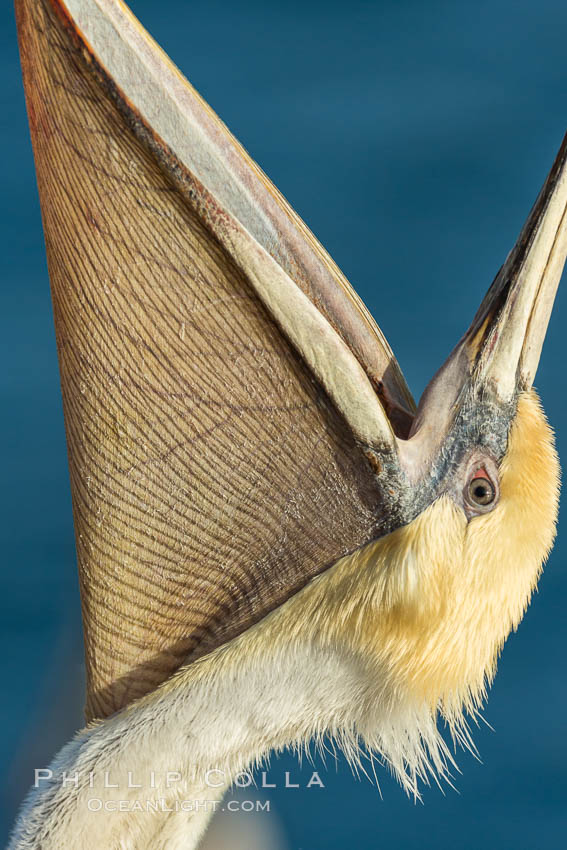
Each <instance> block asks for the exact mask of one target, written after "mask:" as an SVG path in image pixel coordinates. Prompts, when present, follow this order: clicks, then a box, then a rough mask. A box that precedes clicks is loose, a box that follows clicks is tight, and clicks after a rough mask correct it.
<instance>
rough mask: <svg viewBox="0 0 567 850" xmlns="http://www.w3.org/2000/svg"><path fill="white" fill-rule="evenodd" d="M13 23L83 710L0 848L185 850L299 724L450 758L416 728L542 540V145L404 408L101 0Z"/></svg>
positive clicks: (111, 3) (213, 140)
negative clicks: (467, 317)
mask: <svg viewBox="0 0 567 850" xmlns="http://www.w3.org/2000/svg"><path fill="white" fill-rule="evenodd" d="M16 12H17V22H18V32H19V39H20V50H21V58H22V69H23V76H24V84H25V92H26V100H27V107H28V115H29V122H30V129H31V135H32V140H33V145H34V155H35V162H36V171H37V179H38V186H39V194H40V200H41V206H42V215H43V224H44V231H45V237H46V248H47V257H48V265H49V273H50V278H51V285H52V295H53V306H54V314H55V323H56V333H57V345H58V353H59V363H60V372H61V385H62V391H63V403H64V412H65V423H66V432H67V442H68V449H69V464H70V473H71V486H72V495H73V511H74V520H75V529H76V543H77V557H78V568H79V576H80V587H81V599H82V612H83V624H84V636H85V656H86V670H87V694H86V720H87V725H86V727H85V728H84V729H83V730H82V731H80V732H79V733H78V734H77V736H76V737H75V738H74V739H73V740H72V741H70V742H69V743H68V744H67V745H66V746H64V747H63V749H62V750H61V751H60V753H59V754H58V755H57V756H56V758H55V760H54V761H53V763H52V764H51V766H50V767H49V769H46V770H45V771H43V774H44V775H41V776H38V777H37V778H36V779H37V781H36V782H35V784H34V787H33V788H32V789H31V791H30V794H29V796H28V798H27V799H26V801H25V803H24V805H23V808H22V810H21V812H20V815H19V818H18V820H17V823H16V825H15V828H14V831H13V834H12V838H11V843H10V848H11V850H30V848H37V849H38V848H41V850H60V848H67V847H69V848H79V850H80V849H81V848H105V850H106V849H108V850H119V848H120V849H121V850H126V848H132V849H133V848H136V850H143V849H144V848H151V850H159V848H168V850H175V848H195V847H197V846H198V844H199V841H200V839H201V837H202V835H203V833H204V831H205V829H206V826H207V822H208V820H209V817H210V814H211V811H212V806H207V805H193V806H191V807H190V806H184V805H183V803H185V802H187V801H192V802H193V803H195V801H197V802H201V803H203V804H204V803H208V802H211V801H215V800H219V799H220V798H221V797H222V795H223V794H224V792H225V790H226V788H227V787H228V786H229V784H230V782H231V779H232V778H233V777H235V776H237V775H238V773H239V772H241V771H244V770H247V769H251V768H252V767H253V766H254V765H256V764H258V763H260V762H261V761H262V759H264V758H265V757H266V756H267V755H268V754H269V753H270V751H272V750H274V749H278V748H282V747H286V746H296V747H301V746H303V745H304V744H305V743H306V742H308V741H311V740H313V739H315V740H316V741H321V740H323V739H324V738H325V737H326V736H332V737H334V738H335V739H336V740H338V742H339V743H340V744H341V746H342V747H343V749H344V750H345V752H346V753H347V755H348V756H349V757H351V758H353V759H356V757H357V752H358V750H359V748H360V746H364V747H366V748H367V750H368V751H370V752H373V753H376V754H377V755H378V756H379V757H380V758H381V759H382V760H383V761H384V762H385V763H386V764H387V765H388V766H389V768H390V769H391V770H392V771H393V772H394V773H395V775H396V776H397V777H398V778H399V780H400V782H401V784H402V785H403V787H404V788H405V789H406V790H407V791H408V792H409V793H413V794H417V793H418V784H419V782H420V780H422V779H424V778H425V779H426V778H427V777H428V776H429V775H436V776H447V774H448V772H449V771H450V768H451V758H452V756H451V753H450V752H449V750H448V749H447V747H446V745H445V744H444V742H443V739H442V737H441V736H440V733H439V732H438V729H437V720H438V718H440V717H441V718H443V719H444V720H445V721H446V722H447V723H448V725H449V727H450V730H451V732H452V734H453V736H454V738H455V739H456V740H460V741H463V742H464V743H466V742H467V740H468V731H467V725H466V719H465V718H466V716H467V714H469V715H471V714H472V715H473V716H474V714H475V713H476V712H477V711H478V709H479V707H480V705H481V703H482V702H483V700H484V697H485V694H486V688H487V686H488V684H489V683H490V682H491V680H492V678H493V676H494V674H495V668H496V661H497V657H498V654H499V651H500V649H501V647H502V645H503V643H504V641H505V640H506V638H507V636H508V634H509V633H510V631H511V630H512V629H514V628H515V627H516V626H517V625H518V623H519V622H520V620H521V618H522V615H523V613H524V611H525V609H526V606H527V605H528V603H529V600H530V597H531V594H532V592H533V590H534V588H535V586H536V583H537V580H538V577H539V575H540V572H541V569H542V565H543V563H544V561H545V559H546V557H547V555H548V553H549V551H550V549H551V547H552V544H553V540H554V534H555V525H556V517H557V507H558V491H559V464H558V459H557V455H556V452H555V448H554V440H553V434H552V431H551V429H550V426H549V425H548V423H547V421H546V418H545V415H544V413H543V410H542V407H541V404H540V401H539V399H538V396H537V395H536V392H535V390H534V389H533V380H534V376H535V373H536V369H537V366H538V362H539V359H540V353H541V348H542V344H543V340H544V337H545V333H546V329H547V324H548V321H549V317H550V314H551V310H552V305H553V300H554V296H555V292H556V289H557V286H558V283H559V279H560V276H561V272H562V269H563V264H564V261H565V256H566V253H567V227H566V226H565V208H566V204H567V176H566V172H567V169H566V159H567V141H564V142H563V144H562V146H561V149H560V150H559V153H558V155H557V158H556V160H555V162H554V164H553V166H552V168H551V171H550V173H549V176H548V178H547V180H546V182H545V184H544V186H543V188H542V190H541V192H540V194H539V196H538V198H537V200H536V202H535V205H534V207H533V208H532V210H531V212H530V214H529V216H528V218H527V221H526V224H525V226H524V228H523V230H522V231H521V233H520V236H519V238H518V241H517V243H516V244H515V246H514V247H513V249H512V251H511V252H510V254H509V255H508V257H507V259H506V261H505V263H504V265H503V266H502V268H501V269H500V271H499V272H498V274H497V275H496V278H495V280H494V282H493V283H492V285H491V286H490V288H489V289H488V292H487V295H486V296H485V298H484V300H483V301H482V303H481V305H480V307H479V309H478V312H477V314H476V316H475V317H474V318H473V321H472V324H471V326H470V328H469V330H468V331H467V332H466V333H465V335H464V336H463V337H462V339H461V340H460V341H459V342H458V343H457V345H456V347H455V348H454V350H453V352H452V353H451V354H450V356H449V358H448V359H447V361H446V362H445V363H444V365H442V366H441V368H440V369H439V371H438V372H437V373H436V374H435V376H434V377H433V379H432V380H431V382H430V383H429V385H428V387H427V389H426V390H425V392H424V394H423V396H422V398H421V400H420V402H419V405H418V406H417V407H416V405H415V404H414V401H413V399H412V396H411V394H410V391H409V389H408V387H407V385H406V382H405V380H404V378H403V375H402V372H401V370H400V368H399V366H398V364H397V362H396V360H395V358H394V355H393V353H392V351H391V349H390V347H389V345H388V343H387V341H386V339H385V338H384V336H383V334H382V333H381V331H380V330H379V328H378V326H377V325H376V324H375V322H374V321H373V319H372V317H371V316H370V314H369V313H368V311H367V310H366V309H365V307H364V305H363V304H362V302H361V301H360V299H359V298H358V296H357V295H356V293H355V292H354V290H353V289H352V288H351V286H350V284H349V283H348V282H347V281H346V279H345V278H344V276H343V275H342V274H341V272H340V271H339V270H338V269H337V267H336V266H335V265H334V263H333V262H332V260H331V259H330V258H329V256H328V255H327V254H326V252H325V251H324V249H323V248H322V247H321V245H320V244H319V243H318V242H317V241H316V239H315V238H314V237H313V236H312V234H311V233H310V232H309V230H308V229H307V228H306V226H305V225H304V224H303V222H302V221H301V220H300V219H299V217H298V216H297V215H296V214H295V213H294V211H293V210H292V209H291V208H290V207H289V205H288V204H287V203H286V201H285V200H284V198H283V197H282V196H281V195H280V194H279V193H278V191H277V189H276V188H275V187H274V186H273V185H272V184H271V183H270V181H269V180H268V178H267V177H266V176H265V175H264V174H263V173H262V171H261V170H260V169H259V168H258V166H257V165H256V164H255V163H254V162H253V161H252V160H251V159H250V157H249V156H248V154H247V153H246V152H245V151H244V150H243V148H242V147H241V146H240V145H239V143H238V142H237V141H236V140H235V139H234V138H233V137H232V136H231V134H230V133H229V131H228V130H227V129H226V127H225V126H224V125H223V124H222V123H221V121H220V120H219V119H218V118H217V116H216V115H215V114H214V113H213V112H212V110H211V109H210V108H209V107H208V106H207V104H206V103H204V102H203V100H202V99H201V98H200V97H199V95H198V94H197V93H196V92H195V91H194V90H193V89H192V88H191V86H190V85H189V83H187V81H186V80H185V79H184V78H183V77H182V76H181V74H180V73H179V71H178V70H177V69H176V68H175V67H174V66H173V65H172V63H171V62H170V61H169V59H168V58H167V57H166V56H165V55H164V54H163V52H162V51H161V50H160V48H159V47H158V46H157V45H156V44H155V42H153V41H152V39H151V38H150V36H149V35H148V34H147V33H146V32H145V31H144V29H143V28H142V27H141V25H140V24H139V22H138V21H137V20H136V19H135V18H134V16H133V15H132V14H131V12H130V11H129V10H128V8H127V7H126V6H125V5H124V4H123V3H122V2H121V0H16ZM180 779H182V780H183V781H179V780H180ZM117 797H119V798H120V800H121V801H122V802H123V803H124V806H123V807H122V806H121V807H120V808H118V809H116V806H114V808H112V806H107V804H113V803H115V801H116V798H117ZM148 797H159V798H160V800H161V801H162V802H163V804H164V805H163V806H162V807H161V809H160V812H159V814H158V813H156V811H155V810H154V809H152V807H151V806H148V805H147V803H148ZM93 799H94V800H95V801H96V805H93ZM99 804H100V805H99ZM109 812H112V814H108V813H109Z"/></svg>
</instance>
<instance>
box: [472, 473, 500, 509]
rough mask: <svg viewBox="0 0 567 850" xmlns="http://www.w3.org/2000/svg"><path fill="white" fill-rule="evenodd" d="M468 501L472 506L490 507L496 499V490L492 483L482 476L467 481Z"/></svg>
mask: <svg viewBox="0 0 567 850" xmlns="http://www.w3.org/2000/svg"><path fill="white" fill-rule="evenodd" d="M468 497H469V501H470V502H472V503H473V504H474V505H482V506H483V507H485V506H486V505H491V504H492V502H493V501H494V499H495V498H496V490H495V489H494V485H493V484H492V481H490V480H489V479H488V478H484V477H482V476H477V477H476V478H473V479H472V481H469V487H468Z"/></svg>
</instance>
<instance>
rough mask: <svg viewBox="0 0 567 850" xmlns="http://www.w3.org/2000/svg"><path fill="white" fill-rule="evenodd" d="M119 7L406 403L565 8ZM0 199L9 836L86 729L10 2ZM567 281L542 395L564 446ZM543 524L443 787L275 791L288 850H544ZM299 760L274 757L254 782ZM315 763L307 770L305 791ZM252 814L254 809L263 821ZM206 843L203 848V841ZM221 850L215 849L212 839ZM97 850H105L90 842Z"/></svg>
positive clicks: (526, 184) (2, 726)
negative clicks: (345, 288) (472, 727)
mask: <svg viewBox="0 0 567 850" xmlns="http://www.w3.org/2000/svg"><path fill="white" fill-rule="evenodd" d="M131 5H132V8H133V10H134V12H135V13H136V14H137V15H138V16H139V17H140V18H141V19H142V21H143V22H144V24H145V25H146V27H147V28H148V29H149V30H150V32H151V33H152V34H153V35H154V36H155V37H156V38H157V40H158V41H159V42H160V43H161V44H162V46H164V47H165V49H166V50H167V52H169V53H170V55H171V56H172V58H173V59H174V61H175V62H176V63H177V64H178V65H179V66H180V67H181V69H182V70H183V71H184V73H185V74H186V75H187V76H188V77H189V79H190V80H191V81H192V82H193V84H194V85H195V86H196V87H197V89H198V90H199V91H200V92H201V93H202V94H203V95H204V97H205V98H206V99H207V100H208V101H209V102H210V103H211V105H212V106H213V108H214V109H215V110H216V111H217V112H218V113H219V114H220V115H221V117H222V118H223V120H224V121H225V122H226V123H227V124H228V126H229V127H230V128H231V130H232V131H233V132H234V133H235V134H236V136H237V137H238V138H239V139H240V140H241V141H242V142H243V144H244V145H245V146H246V147H247V148H248V150H249V151H250V153H251V154H252V156H253V157H254V158H255V159H257V161H258V162H259V163H260V165H261V166H262V167H263V168H264V170H265V171H266V172H267V173H268V175H269V176H270V177H271V178H272V179H273V180H274V182H275V183H276V184H277V185H278V187H279V188H280V189H281V190H282V191H283V193H284V194H285V195H286V196H287V198H288V199H289V201H290V202H291V203H292V205H293V206H294V207H295V208H296V210H297V211H298V212H299V213H300V215H302V216H303V218H304V219H305V220H306V222H307V223H308V224H309V226H310V227H311V228H312V229H313V230H314V232H315V234H316V235H317V236H318V237H319V239H320V240H321V241H322V243H323V244H324V245H325V247H326V248H327V249H328V250H329V251H330V253H331V254H332V256H333V257H334V258H335V259H336V260H337V262H338V263H339V265H340V266H341V267H342V269H343V270H344V271H345V273H346V274H347V276H348V277H349V278H350V280H351V281H352V282H353V284H354V286H355V287H356V289H357V290H358V292H359V293H360V294H361V295H362V297H363V299H364V300H365V302H366V304H367V305H368V306H369V308H370V310H371V311H372V313H373V314H374V316H375V317H376V319H377V320H378V322H379V323H380V325H381V327H382V329H383V330H384V332H385V334H386V336H387V337H388V339H389V341H390V343H391V344H392V346H393V348H394V350H395V352H396V354H397V356H398V359H399V360H400V363H401V365H402V368H403V369H404V372H405V374H406V377H407V379H408V381H409V384H410V386H411V388H412V390H413V392H414V394H415V396H416V397H419V394H420V392H421V390H422V389H423V387H424V385H425V383H426V382H427V380H428V379H429V378H430V376H431V375H432V373H433V372H434V371H435V369H436V368H437V367H438V365H439V364H440V363H441V361H442V360H443V359H444V358H445V357H446V355H447V353H448V352H449V350H450V349H451V347H452V346H453V344H454V343H455V342H456V340H457V338H458V337H459V336H460V335H461V333H462V332H463V330H464V329H465V327H466V325H467V324H468V322H469V320H470V319H471V318H472V315H473V314H474V312H475V310H476V307H477V306H478V303H479V301H480V298H481V296H482V295H483V293H484V291H485V289H486V288H487V286H488V284H489V283H490V282H491V280H492V278H493V276H494V273H495V272H496V270H497V269H498V267H499V265H500V264H501V262H502V261H503V259H504V257H505V255H506V253H507V251H508V250H509V249H510V247H511V246H512V244H513V242H514V241H515V238H516V235H517V233H518V231H519V229H520V227H521V225H522V223H523V220H524V218H525V216H526V214H527V212H528V210H529V208H530V206H531V204H532V202H533V200H534V199H535V195H536V193H537V191H538V190H539V187H540V185H541V183H542V181H543V179H544V178H545V175H546V173H547V170H548V167H549V166H550V164H551V162H552V159H553V156H554V155H555V152H556V149H557V148H558V146H559V144H560V141H561V137H562V134H563V132H564V130H565V129H566V126H567V85H566V84H567V51H566V47H565V42H566V36H567V4H565V3H564V0H561V2H559V0H557V2H553V0H539V2H538V3H533V2H531V0H530V2H526V0H520V1H519V2H518V0H514V2H512V0H506V1H505V0H492V2H475V3H468V2H457V3H455V2H437V0H430V1H429V2H427V3H423V2H419V0H415V2H409V0H402V2H399V0H398V2H394V0H391V2H376V3H368V2H359V0H354V2H353V0H351V2H349V3H333V2H329V0H327V2H305V0H304V2H302V3H296V2H286V3H283V2H274V0H271V2H269V3H260V2H237V0H230V2H229V0H226V2H224V1H223V2H221V0H207V2H187V0H185V2H182V0H162V2H160V3H156V2H155V0H135V2H132V3H131ZM0 46H1V50H0V67H1V77H0V80H1V86H2V93H3V107H2V110H1V113H0V115H1V119H2V122H3V127H2V133H1V135H0V145H1V146H2V152H1V156H0V168H1V169H2V185H3V192H2V198H1V209H0V225H1V226H0V238H1V240H2V249H1V251H0V264H1V280H2V292H1V298H2V304H1V317H2V330H1V333H0V364H1V368H0V392H1V398H2V399H3V413H2V417H1V419H0V446H1V449H2V470H3V476H2V477H3V482H2V484H3V486H2V487H1V489H0V517H1V533H2V540H1V547H0V553H1V557H2V567H1V572H0V640H1V641H2V652H1V653H0V654H1V662H0V664H1V670H0V676H1V682H2V699H1V700H0V730H2V731H1V741H0V754H1V759H2V766H3V768H2V773H1V776H2V784H3V785H4V786H5V788H4V791H5V793H4V798H3V799H4V803H5V814H3V815H2V817H1V818H0V831H1V832H2V836H1V837H4V835H5V832H6V831H7V829H8V828H9V824H10V822H11V821H12V819H13V817H14V811H15V807H16V806H17V804H18V801H19V800H20V799H21V797H22V794H23V792H24V789H25V788H26V787H27V786H28V785H29V784H30V782H31V779H32V768H33V767H34V766H45V764H46V763H47V762H48V760H49V758H50V757H51V755H52V754H53V753H54V751H55V750H56V749H58V747H59V746H60V745H61V744H62V743H63V742H64V741H65V740H66V738H68V737H69V736H70V735H71V733H72V732H73V731H74V729H76V728H77V727H78V726H80V724H81V704H82V692H81V691H82V684H81V677H82V671H81V657H82V647H81V634H80V617H79V603H78V591H77V582H76V576H75V564H74V541H73V528H72V518H71V505H70V495H69V484H68V475H67V466H66V452H65V441H64V430H63V420H62V412H61V400H60V392H59V386H58V373H57V360H56V350H55V340H54V333H53V325H52V317H51V306H50V300H49V287H48V278H47V272H46V266H45V259H44V246H43V237H42V232H41V223H40V214H39V208H38V200H37V193H36V186H35V177H34V171H33V163H32V154H31V148H30V142H29V135H28V128H27V120H26V115H25V109H24V100H23V92H22V87H21V81H20V71H19V62H18V55H17V49H16V40H15V25H14V20H13V11H12V9H11V6H10V4H9V3H3V4H2V8H1V11H0ZM566 300H567V289H565V288H564V289H563V290H562V291H561V290H560V293H559V296H558V300H557V303H556V307H555V311H554V315H553V318H552V322H551V326H550V330H549V334H548V338H547V341H546V344H545V347H544V353H543V358H542V363H541V367H540V370H539V373H538V377H537V386H538V388H539V390H540V393H541V395H542V398H543V400H544V404H545V408H546V411H547V413H548V415H549V418H550V420H551V422H552V424H553V425H554V427H555V428H556V429H557V435H558V441H559V450H560V453H562V454H563V456H564V457H566V456H567V452H566V451H565V450H563V451H562V448H563V445H564V443H565V441H566V440H567V403H566V400H565V391H564V388H565V333H564V331H562V328H563V327H564V326H565V322H566V320H567V304H566ZM566 538H567V535H565V534H562V533H561V527H560V534H559V539H558V542H557V545H556V547H555V550H554V552H553V554H552V557H551V559H550V562H549V564H548V566H547V569H546V572H545V575H544V577H543V579H542V582H541V585H540V592H539V594H538V596H537V597H536V598H535V600H534V603H533V604H532V606H531V608H530V609H529V611H528V613H527V615H526V618H525V621H524V622H523V624H522V626H521V628H520V630H519V633H518V634H517V635H515V636H513V637H512V638H511V640H510V641H509V643H508V644H507V646H506V648H505V651H504V654H503V657H502V660H501V663H500V669H499V673H498V676H497V679H496V683H495V685H494V687H493V689H492V692H491V694H490V698H489V702H488V706H487V709H486V712H485V717H486V719H487V720H488V721H489V723H490V724H491V725H492V726H493V727H494V730H495V731H491V730H490V729H489V728H488V727H487V726H485V725H484V724H481V725H480V727H479V728H478V729H477V730H476V731H475V740H476V743H477V745H478V747H479V750H480V753H481V757H482V760H483V764H480V763H479V762H477V761H475V760H474V759H473V757H472V756H471V755H470V754H466V753H459V754H458V761H459V765H460V766H461V768H462V771H463V772H462V775H459V776H457V777H456V780H455V782H456V786H457V788H458V792H459V793H456V792H455V791H453V790H452V789H451V788H446V789H445V793H444V794H443V793H441V791H440V790H439V789H437V788H436V787H433V788H431V789H425V792H424V805H421V804H414V803H413V802H411V801H409V800H408V799H407V798H406V797H405V796H404V795H403V793H402V792H401V790H399V788H397V787H396V785H395V783H394V782H393V781H392V780H391V779H390V778H389V777H388V775H387V773H386V771H384V770H382V771H380V773H379V779H380V784H381V789H382V795H383V800H381V798H380V795H379V794H378V792H377V790H376V788H375V787H374V786H372V785H371V784H370V783H369V782H368V781H367V780H365V779H362V780H361V781H359V780H357V779H356V778H354V777H353V776H352V774H351V772H350V769H349V768H348V766H347V765H346V764H345V763H344V762H342V761H341V762H340V763H339V765H338V768H337V769H336V771H335V768H334V766H332V769H331V768H330V767H329V768H328V769H327V770H326V772H324V768H323V767H322V766H321V765H320V764H319V763H318V769H319V770H320V771H321V775H322V777H323V779H324V781H325V783H326V788H325V789H324V790H314V789H310V790H307V789H300V790H298V791H290V790H287V791H286V790H284V789H281V788H280V789H277V790H276V791H274V792H273V793H272V795H271V798H272V802H273V810H274V812H275V815H274V818H275V819H276V820H278V821H279V823H280V827H281V835H282V839H281V844H280V845H279V846H285V847H287V848H293V850H299V849H300V848H303V850H315V848H329V850H334V848H347V847H351V846H356V847H358V848H380V847H396V848H398V849H399V850H405V848H417V847H423V846H433V845H435V847H436V848H438V850H449V848H450V849H451V850H453V848H455V847H459V848H475V850H476V848H479V847H484V848H498V850H500V848H512V847H514V848H538V849H539V848H552V847H556V846H558V845H560V844H562V842H563V841H564V835H565V830H566V827H567V811H566V805H565V788H566V782H565V779H566V773H567V767H566V755H567V739H566V736H565V721H564V717H565V710H566V707H567V688H566V682H565V669H564V657H565V631H566V630H565V617H564V609H565V599H566V598H567V597H566V590H567V587H566V585H567V574H566V570H565V560H566V554H567V539H566ZM295 765H296V761H295V759H294V758H293V757H292V756H284V757H283V758H282V759H280V760H279V761H275V762H274V763H273V767H272V771H271V776H272V777H276V778H279V779H280V780H281V781H282V782H283V771H284V770H294V772H295V774H296V775H297V768H296V767H295ZM310 772H311V768H310V767H309V766H308V765H306V766H304V774H305V775H306V776H307V777H308V776H309V774H310ZM266 817H268V816H266ZM218 846H220V845H218ZM222 846H224V847H228V846H229V845H228V844H226V845H222ZM101 850H102V848H101Z"/></svg>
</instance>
